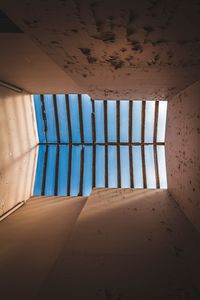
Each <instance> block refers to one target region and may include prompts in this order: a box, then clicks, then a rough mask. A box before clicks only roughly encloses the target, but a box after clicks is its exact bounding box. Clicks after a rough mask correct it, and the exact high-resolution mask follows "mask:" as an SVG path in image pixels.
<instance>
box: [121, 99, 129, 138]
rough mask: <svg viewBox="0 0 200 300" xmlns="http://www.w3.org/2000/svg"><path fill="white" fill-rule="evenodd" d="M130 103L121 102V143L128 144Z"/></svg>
mask: <svg viewBox="0 0 200 300" xmlns="http://www.w3.org/2000/svg"><path fill="white" fill-rule="evenodd" d="M128 116H129V101H120V142H128V134H129V130H128V125H129V124H128Z"/></svg>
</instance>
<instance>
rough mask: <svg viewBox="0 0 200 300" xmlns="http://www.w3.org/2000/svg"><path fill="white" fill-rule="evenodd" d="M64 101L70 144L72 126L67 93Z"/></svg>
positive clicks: (70, 141)
mask: <svg viewBox="0 0 200 300" xmlns="http://www.w3.org/2000/svg"><path fill="white" fill-rule="evenodd" d="M65 102H66V112H67V124H68V134H69V144H71V143H72V126H71V119H70V106H69V95H65Z"/></svg>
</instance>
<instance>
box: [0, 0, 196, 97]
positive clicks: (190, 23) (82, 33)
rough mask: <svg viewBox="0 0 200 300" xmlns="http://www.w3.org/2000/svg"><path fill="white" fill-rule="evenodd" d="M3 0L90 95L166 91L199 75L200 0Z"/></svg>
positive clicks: (162, 94) (162, 93) (13, 16)
mask: <svg viewBox="0 0 200 300" xmlns="http://www.w3.org/2000/svg"><path fill="white" fill-rule="evenodd" d="M1 2H2V9H3V10H4V11H5V12H6V13H7V14H8V16H9V17H10V18H11V19H12V20H13V21H14V22H15V23H16V24H17V25H18V26H19V27H20V28H21V29H22V30H23V31H24V32H25V33H26V34H27V35H29V36H30V37H31V39H32V40H33V41H34V42H35V43H36V44H37V45H38V46H39V47H40V48H41V49H42V50H43V51H44V52H45V53H46V54H47V55H48V56H49V57H50V58H51V59H52V60H54V62H55V63H56V64H57V65H58V66H59V67H60V68H61V69H62V70H63V71H64V72H65V74H66V76H67V78H68V77H71V79H72V80H73V81H74V82H75V83H77V84H78V85H79V86H80V87H81V88H82V92H85V93H88V94H90V95H91V96H92V97H96V98H99V99H101V98H108V99H109V98H111V99H120V98H121V99H124V98H125V99H129V98H132V99H133V98H135V99H138V98H141V97H142V98H145V97H146V98H152V97H156V98H158V99H163V98H164V99H165V98H166V97H168V96H170V95H172V94H173V95H175V94H177V92H179V91H181V90H182V89H184V88H185V87H186V86H187V85H188V84H192V83H193V82H195V81H196V80H198V79H199V74H200V57H199V53H200V32H199V27H200V18H199V12H200V4H199V1H196V0H190V3H189V4H188V2H187V1H180V0H173V1H168V0H137V1H136V0H135V1H132V0H123V1H116V0H109V1H101V0H85V1H81V0H57V1H56V0H45V1H41V0H35V1H30V0H21V1H20V4H19V3H18V2H17V1H8V0H2V1H1ZM55 79H56V80H59V78H58V77H55Z"/></svg>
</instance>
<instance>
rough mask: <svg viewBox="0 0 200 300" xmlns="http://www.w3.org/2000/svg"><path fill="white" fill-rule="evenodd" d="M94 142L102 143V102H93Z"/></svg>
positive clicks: (103, 140)
mask: <svg viewBox="0 0 200 300" xmlns="http://www.w3.org/2000/svg"><path fill="white" fill-rule="evenodd" d="M95 126H96V141H97V143H104V142H105V139H104V107H103V101H102V100H95Z"/></svg>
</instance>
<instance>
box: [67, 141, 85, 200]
mask: <svg viewBox="0 0 200 300" xmlns="http://www.w3.org/2000/svg"><path fill="white" fill-rule="evenodd" d="M81 149H82V146H72V165H71V185H70V196H77V195H78V193H79V185H80V159H81Z"/></svg>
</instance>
